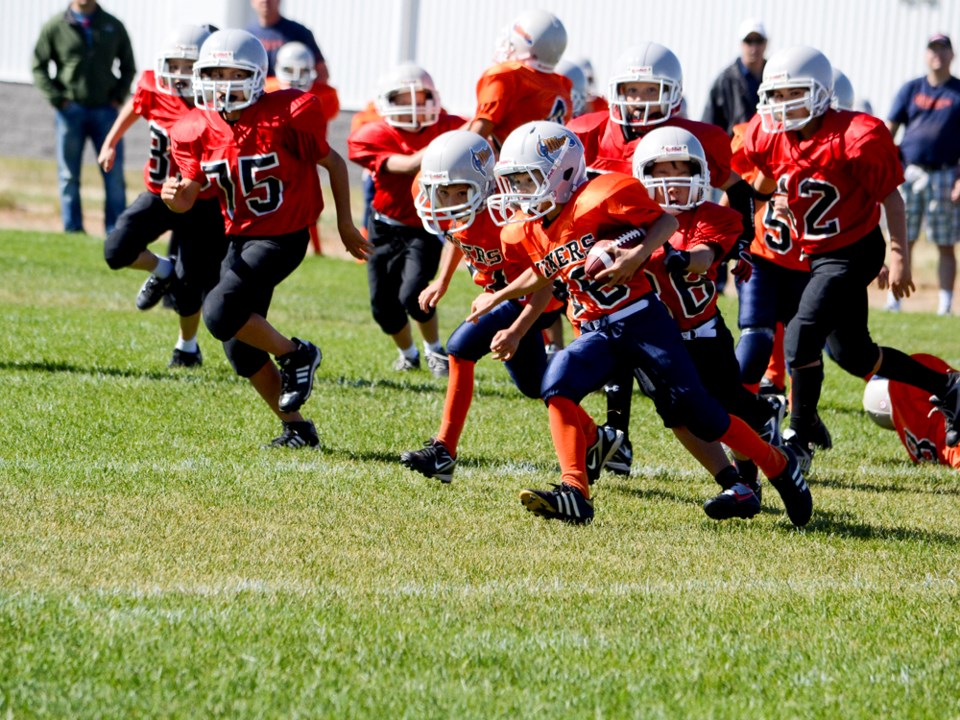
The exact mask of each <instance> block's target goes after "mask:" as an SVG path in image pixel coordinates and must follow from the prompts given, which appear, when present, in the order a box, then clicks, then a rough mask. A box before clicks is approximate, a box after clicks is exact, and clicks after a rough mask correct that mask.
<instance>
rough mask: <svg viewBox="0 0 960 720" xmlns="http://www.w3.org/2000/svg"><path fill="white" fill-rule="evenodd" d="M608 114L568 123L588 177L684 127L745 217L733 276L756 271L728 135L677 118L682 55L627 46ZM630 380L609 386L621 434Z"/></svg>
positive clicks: (621, 165)
mask: <svg viewBox="0 0 960 720" xmlns="http://www.w3.org/2000/svg"><path fill="white" fill-rule="evenodd" d="M607 96H608V97H607V101H608V103H609V108H608V110H606V111H604V112H596V113H590V114H587V115H582V116H580V117H578V118H575V119H573V120H571V121H570V123H569V127H570V129H571V130H572V131H573V132H574V133H576V135H577V137H578V138H580V141H581V142H582V143H583V146H584V151H585V153H586V163H587V172H588V173H589V174H591V175H599V174H601V173H607V172H620V173H625V174H630V173H631V172H632V170H633V168H632V160H633V153H634V151H635V150H636V147H637V144H638V143H639V142H640V141H641V139H642V138H643V137H644V136H645V135H646V134H647V133H648V132H650V131H651V130H653V129H654V128H657V127H680V128H683V129H685V130H688V131H689V132H690V133H692V134H693V135H694V136H696V138H697V139H698V140H699V141H700V144H701V145H702V146H703V149H704V151H705V153H706V157H707V162H708V164H709V169H710V178H711V180H710V181H711V183H712V184H713V187H715V188H717V189H720V190H724V191H726V193H727V198H728V199H729V201H730V205H731V207H733V208H734V209H735V210H737V211H738V212H740V215H741V219H742V225H743V229H742V232H741V236H740V238H739V239H738V241H737V243H736V245H735V246H734V247H733V248H731V250H730V252H729V254H728V256H727V257H726V258H724V259H725V260H726V259H731V258H735V259H736V260H737V264H736V266H735V268H734V271H733V273H734V275H735V276H736V277H738V278H740V277H742V278H747V277H749V273H750V270H751V266H750V255H749V252H748V247H749V244H750V239H751V238H752V237H753V233H754V229H753V213H754V207H753V190H752V188H751V187H750V185H749V184H748V183H747V182H745V181H744V180H743V179H742V178H741V177H740V176H739V175H737V174H736V173H735V172H733V171H732V169H731V167H730V159H731V157H730V155H731V154H730V138H729V137H728V136H727V134H726V133H725V132H724V131H723V130H722V129H721V128H719V127H717V126H716V125H711V124H709V123H702V122H698V121H696V120H688V119H687V118H683V117H680V115H679V113H680V106H681V103H682V102H683V70H682V68H681V67H680V61H679V60H678V59H677V56H676V55H675V54H674V53H673V52H672V51H671V50H670V49H669V48H666V47H664V46H663V45H660V44H658V43H654V42H647V43H641V44H639V45H636V46H634V47H630V48H628V49H627V50H626V51H624V53H623V54H622V55H621V56H620V57H619V58H618V60H617V62H616V65H615V69H614V72H613V74H612V76H611V79H610V83H609V90H608V93H607ZM632 390H633V381H632V380H631V379H630V378H629V377H628V376H624V377H619V378H612V379H611V382H610V384H609V385H608V386H607V388H606V392H607V424H608V425H610V426H611V427H615V428H617V429H619V430H622V431H623V432H624V433H627V432H628V431H629V427H630V405H631V397H632ZM632 459H633V458H632V446H631V444H630V440H629V438H627V439H626V440H625V441H624V443H623V445H622V446H621V448H620V450H619V451H618V453H617V455H616V457H614V458H613V460H612V461H611V463H610V468H611V470H613V471H614V472H617V473H620V474H629V473H630V464H631V462H632Z"/></svg>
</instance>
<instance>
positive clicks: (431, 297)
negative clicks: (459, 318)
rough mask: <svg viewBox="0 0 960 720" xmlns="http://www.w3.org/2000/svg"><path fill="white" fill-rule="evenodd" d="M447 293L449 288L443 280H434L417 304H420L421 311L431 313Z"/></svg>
mask: <svg viewBox="0 0 960 720" xmlns="http://www.w3.org/2000/svg"><path fill="white" fill-rule="evenodd" d="M446 292H447V286H446V285H445V284H444V283H443V280H434V281H433V282H432V283H430V284H429V285H427V286H426V287H425V288H424V289H423V292H421V293H420V297H418V298H417V302H419V303H420V309H421V310H423V311H424V312H429V311H430V310H431V309H432V308H435V307H436V306H437V303H438V302H440V298H442V297H443V296H444V295H445V294H446Z"/></svg>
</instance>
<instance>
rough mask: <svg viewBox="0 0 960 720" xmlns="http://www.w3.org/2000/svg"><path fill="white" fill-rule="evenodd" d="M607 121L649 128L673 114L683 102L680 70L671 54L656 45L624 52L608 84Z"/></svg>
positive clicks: (675, 57) (681, 73)
mask: <svg viewBox="0 0 960 720" xmlns="http://www.w3.org/2000/svg"><path fill="white" fill-rule="evenodd" d="M607 97H608V103H609V105H610V119H611V120H612V121H613V122H615V123H617V124H618V125H625V126H628V127H649V126H651V125H657V124H659V123H662V122H664V121H666V120H668V119H670V118H671V117H674V116H675V115H677V114H678V113H679V111H680V104H681V102H682V101H683V70H682V69H681V67H680V61H679V60H678V59H677V56H676V55H674V54H673V52H672V51H671V50H670V49H669V48H666V47H664V46H663V45H659V44H657V43H652V42H651V43H646V44H644V45H640V46H637V47H634V48H630V49H628V50H627V51H626V52H625V53H624V54H623V55H622V56H621V57H620V58H619V59H618V61H617V64H616V72H614V74H613V77H612V78H611V79H610V82H609V85H608V92H607Z"/></svg>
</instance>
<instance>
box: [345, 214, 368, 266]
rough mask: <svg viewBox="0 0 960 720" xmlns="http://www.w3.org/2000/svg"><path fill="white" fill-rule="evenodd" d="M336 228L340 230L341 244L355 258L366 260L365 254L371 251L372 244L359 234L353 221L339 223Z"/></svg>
mask: <svg viewBox="0 0 960 720" xmlns="http://www.w3.org/2000/svg"><path fill="white" fill-rule="evenodd" d="M337 230H338V231H339V232H340V241H341V242H342V243H343V246H344V247H345V248H346V249H347V252H348V253H350V254H351V255H353V256H354V257H355V258H356V259H357V260H366V259H367V256H369V255H370V253H371V252H373V245H372V244H371V243H370V241H369V240H367V239H366V238H364V237H363V235H361V234H360V231H359V230H357V228H356V226H355V225H354V224H353V223H341V224H340V225H338V226H337Z"/></svg>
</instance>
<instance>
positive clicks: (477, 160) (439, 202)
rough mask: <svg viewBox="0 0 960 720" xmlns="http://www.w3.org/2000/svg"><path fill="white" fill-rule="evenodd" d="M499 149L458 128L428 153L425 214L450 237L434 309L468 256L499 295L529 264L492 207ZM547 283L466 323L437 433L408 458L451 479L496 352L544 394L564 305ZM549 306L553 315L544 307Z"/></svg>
mask: <svg viewBox="0 0 960 720" xmlns="http://www.w3.org/2000/svg"><path fill="white" fill-rule="evenodd" d="M493 162H494V161H493V148H491V147H490V144H489V143H488V142H487V141H486V140H484V139H483V138H482V137H480V136H479V135H477V134H476V133H472V132H468V131H465V130H453V131H451V132H448V133H444V134H443V135H441V136H440V137H438V138H436V139H435V140H434V141H433V142H431V143H430V145H429V146H427V149H426V150H425V151H424V154H423V161H422V163H421V170H420V175H419V176H418V186H419V192H418V194H417V198H416V207H417V213H418V214H419V215H420V217H421V218H422V219H423V225H424V227H425V228H426V229H427V230H429V231H430V232H432V233H434V234H436V235H438V236H444V237H445V238H446V240H447V242H446V244H445V245H444V249H443V258H442V260H441V263H440V274H439V276H438V277H437V279H436V280H434V281H433V282H432V283H430V285H428V286H427V287H426V289H424V291H423V292H422V293H420V304H421V305H422V306H423V308H424V309H432V308H434V307H436V305H437V303H438V302H439V301H440V299H441V298H442V297H443V296H444V294H445V293H446V291H447V288H448V287H449V285H450V281H451V279H452V278H453V275H454V273H455V271H456V269H457V266H458V265H459V264H460V261H461V260H463V259H464V258H466V260H467V263H468V264H469V267H470V270H471V274H472V275H473V281H474V283H476V284H477V285H479V286H480V287H481V288H482V289H483V290H484V292H494V291H496V290H499V289H500V288H502V287H504V286H505V285H506V284H507V283H508V282H510V281H511V280H513V279H515V278H516V277H517V276H518V275H520V273H522V272H523V271H524V270H525V269H526V266H525V265H518V264H517V263H515V262H509V261H507V260H506V258H505V257H504V255H503V251H502V249H501V247H500V229H499V228H497V226H496V225H494V224H493V221H492V220H491V218H490V215H489V214H488V213H487V212H486V200H487V196H488V195H489V194H490V191H491V190H492V189H493ZM552 290H553V288H552V287H546V288H544V289H543V290H541V291H539V292H538V293H536V294H534V295H533V296H531V297H529V298H525V299H524V301H513V302H509V303H504V304H503V305H501V306H500V307H498V308H497V309H496V310H494V311H493V312H491V313H490V314H488V315H485V316H484V317H483V318H481V319H480V321H479V322H477V323H468V322H464V323H461V325H460V326H459V327H458V328H457V329H456V330H454V331H453V334H452V335H451V336H450V339H449V340H447V353H448V355H449V357H450V379H449V381H448V382H447V395H446V399H445V400H444V405H443V419H442V421H441V423H440V430H439V432H438V433H437V435H436V436H435V437H433V438H431V439H430V440H428V441H427V442H426V443H424V448H423V449H422V450H413V451H409V452H405V453H403V455H401V456H400V461H401V462H402V463H403V464H404V465H406V466H407V467H409V468H410V469H411V470H415V471H417V472H419V473H421V474H423V475H426V476H427V477H434V478H437V479H439V480H440V481H441V482H445V483H448V482H450V481H451V480H452V479H453V470H454V468H455V467H456V464H457V444H458V443H459V441H460V435H461V433H462V432H463V428H464V425H465V424H466V421H467V413H468V411H469V409H470V404H471V402H472V399H473V378H474V367H475V365H476V364H477V361H478V360H480V359H481V358H482V357H483V356H485V355H487V354H489V353H491V352H492V353H493V356H494V358H496V359H498V360H502V361H503V362H504V366H505V367H506V369H507V372H508V373H510V377H511V378H513V381H514V383H515V384H516V386H517V388H518V389H519V390H520V392H522V393H523V394H524V395H526V396H527V397H530V398H539V397H540V382H541V380H542V379H543V373H544V371H545V370H546V368H547V354H546V351H545V349H544V346H543V342H541V340H540V336H539V334H540V329H541V328H543V327H546V326H548V325H550V324H551V323H553V321H554V320H555V319H556V318H557V317H559V316H560V314H561V311H562V305H561V303H559V302H558V301H556V300H554V299H553V292H552ZM545 310H546V312H544V311H545Z"/></svg>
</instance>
